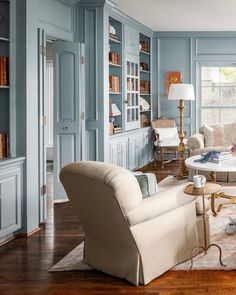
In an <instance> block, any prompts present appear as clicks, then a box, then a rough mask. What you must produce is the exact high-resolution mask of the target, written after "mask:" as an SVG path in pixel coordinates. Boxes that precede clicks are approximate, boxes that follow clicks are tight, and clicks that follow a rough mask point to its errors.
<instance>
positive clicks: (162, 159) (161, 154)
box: [160, 148, 164, 169]
mask: <svg viewBox="0 0 236 295" xmlns="http://www.w3.org/2000/svg"><path fill="white" fill-rule="evenodd" d="M160 160H161V169H163V168H164V155H163V150H162V148H160Z"/></svg>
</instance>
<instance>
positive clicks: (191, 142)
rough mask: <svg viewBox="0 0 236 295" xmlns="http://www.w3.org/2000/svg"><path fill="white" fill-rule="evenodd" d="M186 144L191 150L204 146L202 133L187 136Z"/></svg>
mask: <svg viewBox="0 0 236 295" xmlns="http://www.w3.org/2000/svg"><path fill="white" fill-rule="evenodd" d="M187 146H188V148H189V149H190V150H191V151H194V150H196V149H203V148H204V135H203V134H201V133H196V134H194V135H192V136H191V137H189V139H188V140H187Z"/></svg>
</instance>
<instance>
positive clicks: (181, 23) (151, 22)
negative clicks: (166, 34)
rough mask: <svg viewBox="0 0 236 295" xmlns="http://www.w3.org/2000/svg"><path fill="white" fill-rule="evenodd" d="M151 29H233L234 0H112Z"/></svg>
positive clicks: (234, 15) (235, 3) (234, 18)
mask: <svg viewBox="0 0 236 295" xmlns="http://www.w3.org/2000/svg"><path fill="white" fill-rule="evenodd" d="M112 2H114V3H116V4H117V7H118V8H119V9H120V10H121V11H123V12H125V13H126V14H128V15H129V16H131V17H133V18H134V19H136V20H138V21H139V22H141V23H143V24H144V25H146V26H147V27H149V28H151V29H152V30H154V31H236V0H112Z"/></svg>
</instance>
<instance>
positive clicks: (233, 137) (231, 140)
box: [224, 122, 236, 146]
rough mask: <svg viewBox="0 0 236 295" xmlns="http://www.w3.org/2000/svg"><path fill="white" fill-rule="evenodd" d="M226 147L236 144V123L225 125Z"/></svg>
mask: <svg viewBox="0 0 236 295" xmlns="http://www.w3.org/2000/svg"><path fill="white" fill-rule="evenodd" d="M224 139H225V143H224V144H225V145H230V146H233V144H235V143H236V122H232V123H225V124H224Z"/></svg>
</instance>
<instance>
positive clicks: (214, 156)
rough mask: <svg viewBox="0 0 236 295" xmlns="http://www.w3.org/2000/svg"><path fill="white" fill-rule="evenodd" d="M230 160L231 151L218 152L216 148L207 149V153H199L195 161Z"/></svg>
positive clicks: (213, 161) (220, 161)
mask: <svg viewBox="0 0 236 295" xmlns="http://www.w3.org/2000/svg"><path fill="white" fill-rule="evenodd" d="M230 160H232V153H231V152H220V151H216V150H212V151H209V152H207V153H203V154H201V158H200V159H196V160H195V162H200V163H207V162H211V163H215V164H219V163H222V162H225V161H230Z"/></svg>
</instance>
